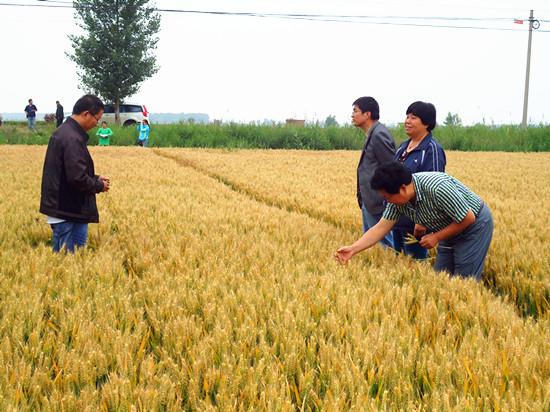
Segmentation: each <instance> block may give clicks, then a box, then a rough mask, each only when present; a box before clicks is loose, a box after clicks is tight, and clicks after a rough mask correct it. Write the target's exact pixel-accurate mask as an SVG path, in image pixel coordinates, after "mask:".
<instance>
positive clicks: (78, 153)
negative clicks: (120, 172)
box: [63, 139, 105, 194]
mask: <svg viewBox="0 0 550 412" xmlns="http://www.w3.org/2000/svg"><path fill="white" fill-rule="evenodd" d="M86 151H87V150H86V146H85V145H84V144H83V143H81V142H78V141H77V140H76V139H74V141H72V142H70V143H69V144H67V145H65V150H64V151H63V161H64V164H65V174H66V176H67V182H68V183H69V184H70V185H72V186H74V187H75V188H76V189H77V190H78V191H80V192H83V193H88V194H93V193H99V192H102V191H103V190H104V189H105V184H104V182H103V181H101V180H99V178H98V177H96V176H89V175H88V174H87V173H86V170H87V163H86V157H87V155H86Z"/></svg>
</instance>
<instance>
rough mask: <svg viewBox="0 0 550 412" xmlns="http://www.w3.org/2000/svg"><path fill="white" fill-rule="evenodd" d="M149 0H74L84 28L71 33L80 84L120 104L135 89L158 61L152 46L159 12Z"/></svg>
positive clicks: (153, 45) (149, 75) (81, 86)
mask: <svg viewBox="0 0 550 412" xmlns="http://www.w3.org/2000/svg"><path fill="white" fill-rule="evenodd" d="M149 3H150V2H149V0H75V1H73V4H74V7H75V9H76V12H75V17H76V20H77V24H78V26H79V27H80V28H82V29H83V30H84V31H85V32H86V34H84V35H78V36H77V35H69V39H70V40H71V42H72V45H73V49H74V54H67V56H68V57H69V58H70V59H71V60H72V61H74V62H75V63H76V64H77V65H78V66H79V76H80V82H81V84H80V88H82V89H83V90H85V91H87V92H91V93H95V94H97V95H99V96H100V97H101V98H102V99H104V100H106V101H107V102H109V103H114V105H115V112H116V119H117V123H120V118H119V105H120V103H121V102H122V101H124V99H125V98H127V97H130V96H132V95H134V94H135V93H137V91H138V90H139V87H140V84H141V83H142V82H143V81H145V80H146V79H148V78H149V77H151V76H152V75H153V74H155V73H156V72H157V71H158V69H159V67H158V66H157V64H156V58H155V56H154V54H153V53H152V50H154V49H156V45H157V42H158V37H156V34H157V33H158V32H159V30H160V15H159V14H158V13H157V12H155V11H154V5H152V4H149Z"/></svg>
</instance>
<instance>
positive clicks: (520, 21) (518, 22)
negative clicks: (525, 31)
mask: <svg viewBox="0 0 550 412" xmlns="http://www.w3.org/2000/svg"><path fill="white" fill-rule="evenodd" d="M514 23H516V24H523V20H518V19H515V20H514Z"/></svg>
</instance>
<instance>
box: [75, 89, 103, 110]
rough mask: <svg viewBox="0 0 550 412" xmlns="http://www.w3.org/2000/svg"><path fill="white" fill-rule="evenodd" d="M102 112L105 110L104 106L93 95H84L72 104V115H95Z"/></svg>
mask: <svg viewBox="0 0 550 412" xmlns="http://www.w3.org/2000/svg"><path fill="white" fill-rule="evenodd" d="M102 110H105V105H104V104H103V102H102V101H101V99H100V98H99V97H97V96H95V95H93V94H85V95H84V96H82V97H81V98H80V99H78V100H77V102H76V103H75V104H74V107H73V114H81V113H84V112H85V111H89V112H90V113H91V114H93V115H96V114H98V113H99V112H100V111H102Z"/></svg>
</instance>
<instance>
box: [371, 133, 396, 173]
mask: <svg viewBox="0 0 550 412" xmlns="http://www.w3.org/2000/svg"><path fill="white" fill-rule="evenodd" d="M370 138H373V139H372V142H371V143H372V145H373V149H374V154H375V155H376V158H377V159H378V162H379V164H380V165H383V164H384V163H389V162H393V161H394V160H395V153H396V152H397V145H396V144H395V139H394V138H393V136H392V134H391V133H390V132H389V130H387V129H382V130H376V131H375V133H373V135H372V136H371V137H370Z"/></svg>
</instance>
